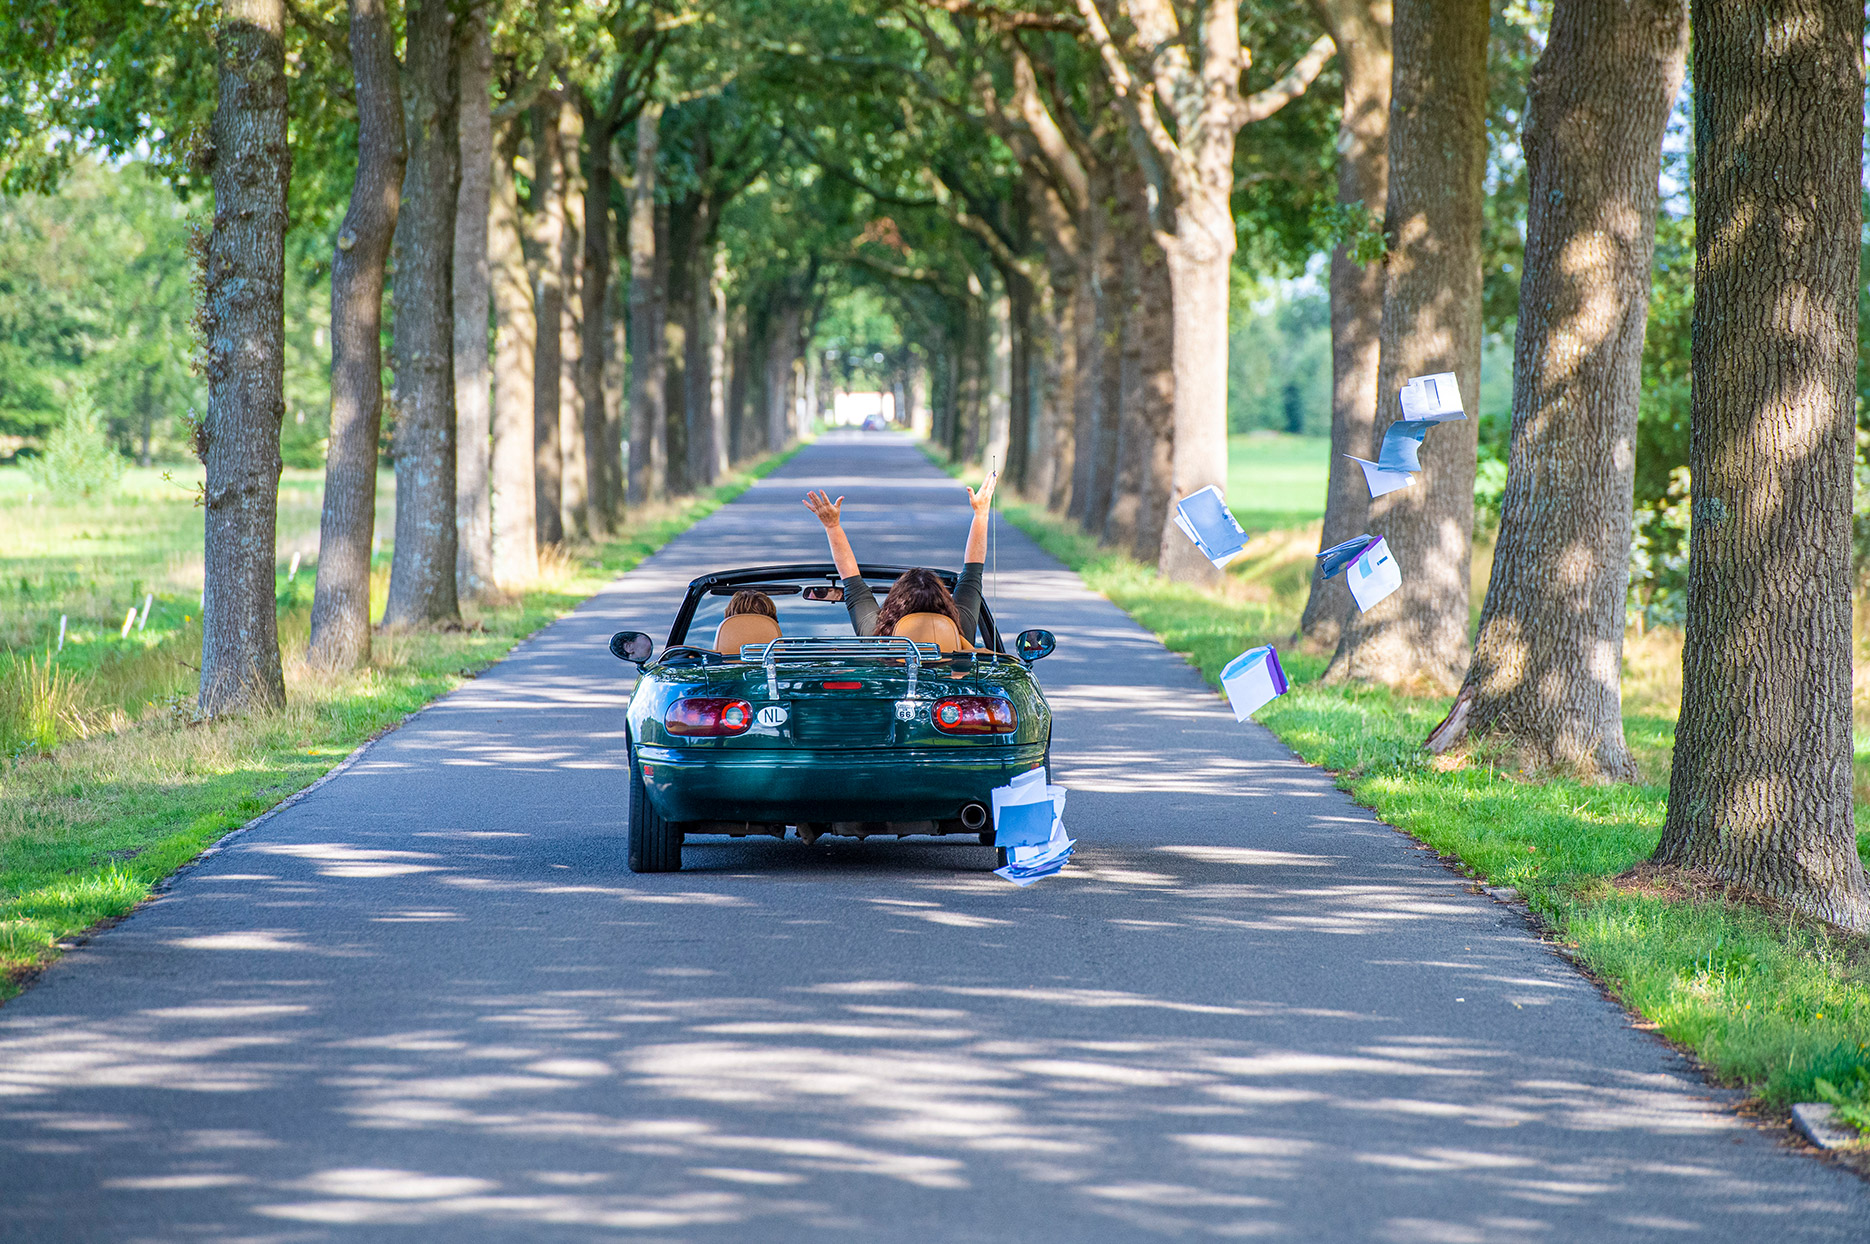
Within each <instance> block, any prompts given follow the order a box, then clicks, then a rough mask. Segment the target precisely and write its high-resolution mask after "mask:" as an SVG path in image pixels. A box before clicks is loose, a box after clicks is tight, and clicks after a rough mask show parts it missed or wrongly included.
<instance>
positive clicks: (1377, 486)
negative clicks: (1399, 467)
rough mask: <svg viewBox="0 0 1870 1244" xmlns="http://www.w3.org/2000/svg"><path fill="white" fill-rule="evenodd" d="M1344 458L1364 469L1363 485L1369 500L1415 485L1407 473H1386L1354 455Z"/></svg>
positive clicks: (1346, 455) (1347, 455)
mask: <svg viewBox="0 0 1870 1244" xmlns="http://www.w3.org/2000/svg"><path fill="white" fill-rule="evenodd" d="M1344 456H1345V457H1346V458H1349V459H1350V460H1351V461H1352V462H1355V463H1356V464H1357V465H1358V466H1360V467H1362V468H1363V469H1364V483H1365V484H1367V485H1369V487H1370V498H1371V500H1373V501H1374V500H1375V499H1376V498H1378V497H1380V496H1382V495H1383V494H1384V493H1387V492H1395V491H1396V490H1397V489H1398V488H1407V487H1409V485H1411V484H1413V483H1415V476H1413V475H1411V474H1410V473H1409V472H1407V471H1386V470H1384V469H1383V468H1382V467H1380V466H1378V465H1377V464H1376V463H1374V462H1371V461H1369V460H1368V459H1365V458H1359V457H1358V456H1357V455H1356V454H1345V455H1344Z"/></svg>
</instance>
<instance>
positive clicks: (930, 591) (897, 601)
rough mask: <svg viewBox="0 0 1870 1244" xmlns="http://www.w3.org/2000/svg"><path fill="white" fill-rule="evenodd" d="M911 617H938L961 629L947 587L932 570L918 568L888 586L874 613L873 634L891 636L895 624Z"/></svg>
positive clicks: (907, 572) (957, 613)
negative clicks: (887, 590) (932, 614)
mask: <svg viewBox="0 0 1870 1244" xmlns="http://www.w3.org/2000/svg"><path fill="white" fill-rule="evenodd" d="M911 613H939V614H941V615H942V616H943V617H945V618H947V619H948V620H949V621H951V622H953V623H954V625H955V629H956V630H960V629H961V611H960V610H959V609H957V608H955V603H954V596H953V595H952V594H951V593H950V592H949V591H948V585H947V584H946V583H943V582H942V581H941V578H940V576H938V575H937V574H936V573H935V572H934V571H933V570H928V569H926V568H924V567H921V566H918V567H916V568H915V569H914V570H910V571H906V572H905V573H904V574H903V576H902V578H900V579H898V580H896V582H894V583H892V584H891V585H890V593H889V595H888V596H885V597H884V598H883V607H882V608H880V609H878V610H877V634H879V635H894V634H895V633H896V624H897V623H898V622H900V621H902V620H903V618H904V616H905V615H907V614H911Z"/></svg>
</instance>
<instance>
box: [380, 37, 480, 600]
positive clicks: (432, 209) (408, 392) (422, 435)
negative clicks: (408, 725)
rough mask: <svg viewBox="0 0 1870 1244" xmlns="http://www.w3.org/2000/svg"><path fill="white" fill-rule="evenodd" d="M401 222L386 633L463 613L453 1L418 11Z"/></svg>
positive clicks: (408, 70)
mask: <svg viewBox="0 0 1870 1244" xmlns="http://www.w3.org/2000/svg"><path fill="white" fill-rule="evenodd" d="M407 11H408V20H407V22H406V24H405V34H404V42H405V49H406V50H405V52H404V55H403V60H404V72H403V116H404V121H403V126H404V131H405V135H406V137H407V138H408V141H409V162H408V165H407V166H406V168H405V169H404V172H403V202H402V210H401V211H400V212H398V213H397V219H396V243H395V249H396V281H395V284H394V287H393V290H392V296H393V299H394V301H393V304H392V305H393V306H394V309H395V316H396V318H395V322H394V323H393V325H392V340H391V351H392V354H393V355H394V358H395V368H396V397H395V401H396V432H395V447H396V549H395V552H394V553H393V555H392V556H391V558H390V594H389V603H388V604H387V605H386V606H385V607H384V610H383V625H384V626H385V627H386V628H402V627H411V626H421V625H425V624H428V623H435V622H447V621H451V620H453V619H455V618H458V617H459V616H460V605H459V600H458V597H457V596H456V594H455V403H454V243H455V200H456V197H457V196H458V194H459V193H460V189H461V145H460V136H459V133H458V127H457V124H456V122H457V112H458V106H459V97H458V93H457V91H458V86H459V75H458V72H457V66H456V64H455V38H454V14H453V13H452V12H451V11H450V9H449V6H448V4H447V3H446V0H416V2H415V3H412V4H411V5H410V6H409V7H408V10H407Z"/></svg>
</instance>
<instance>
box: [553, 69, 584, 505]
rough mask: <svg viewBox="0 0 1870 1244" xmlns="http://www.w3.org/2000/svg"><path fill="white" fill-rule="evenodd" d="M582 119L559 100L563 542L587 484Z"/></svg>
mask: <svg viewBox="0 0 1870 1244" xmlns="http://www.w3.org/2000/svg"><path fill="white" fill-rule="evenodd" d="M583 146H584V119H583V118H582V117H580V116H579V115H578V108H577V105H575V104H573V103H572V102H571V100H570V99H565V100H562V101H561V102H560V103H559V108H558V171H559V177H560V179H561V180H560V190H559V197H560V198H561V200H562V201H563V202H564V205H565V232H564V233H563V234H562V235H561V238H560V249H559V264H560V267H561V269H562V271H563V273H564V276H563V278H562V279H563V288H564V295H565V311H564V314H563V316H561V317H560V319H559V334H560V335H559V356H558V357H559V369H560V371H559V380H558V460H559V476H558V509H559V525H560V526H561V527H563V528H564V529H565V534H566V535H567V536H575V535H578V534H581V533H583V532H584V530H585V526H584V518H585V511H586V508H587V502H588V498H589V493H590V481H589V476H588V472H587V470H586V467H585V457H584V432H585V417H584V388H583V385H584V234H585V228H584V173H583V171H582V169H581V168H580V167H579V152H580V151H581V150H582V149H583Z"/></svg>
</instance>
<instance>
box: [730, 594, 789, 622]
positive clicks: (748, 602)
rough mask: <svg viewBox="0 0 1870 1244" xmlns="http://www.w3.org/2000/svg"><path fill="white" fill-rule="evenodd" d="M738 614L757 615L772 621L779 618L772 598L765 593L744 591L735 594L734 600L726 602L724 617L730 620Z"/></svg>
mask: <svg viewBox="0 0 1870 1244" xmlns="http://www.w3.org/2000/svg"><path fill="white" fill-rule="evenodd" d="M739 613H757V614H759V615H761V616H762V617H767V618H773V619H777V618H778V617H779V609H778V608H777V607H776V606H775V605H774V604H773V598H772V597H770V596H768V595H767V594H766V593H765V592H755V591H752V590H745V589H743V590H742V591H738V592H735V593H734V598H733V599H732V600H730V601H728V602H727V615H726V616H728V617H730V618H731V617H733V616H734V615H735V614H739Z"/></svg>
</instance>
